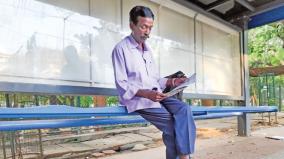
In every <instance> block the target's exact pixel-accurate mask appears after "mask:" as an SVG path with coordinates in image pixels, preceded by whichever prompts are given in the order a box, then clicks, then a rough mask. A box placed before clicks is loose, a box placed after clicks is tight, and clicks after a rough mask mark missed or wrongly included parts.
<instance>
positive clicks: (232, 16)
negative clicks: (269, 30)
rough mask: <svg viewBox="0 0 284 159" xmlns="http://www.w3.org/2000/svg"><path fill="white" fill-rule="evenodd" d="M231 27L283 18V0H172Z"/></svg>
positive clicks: (266, 22) (258, 23)
mask: <svg viewBox="0 0 284 159" xmlns="http://www.w3.org/2000/svg"><path fill="white" fill-rule="evenodd" d="M174 1H175V2H177V3H179V4H181V5H183V6H185V7H187V8H190V9H193V10H196V11H198V12H199V13H202V14H205V15H207V16H209V17H211V18H213V19H215V20H218V21H222V22H223V23H225V24H227V25H230V26H231V27H235V28H240V29H246V28H244V27H243V26H244V23H245V22H247V21H248V22H249V24H248V28H254V27H257V26H261V25H264V24H268V23H271V22H275V21H278V20H282V19H284V14H283V13H284V0H174Z"/></svg>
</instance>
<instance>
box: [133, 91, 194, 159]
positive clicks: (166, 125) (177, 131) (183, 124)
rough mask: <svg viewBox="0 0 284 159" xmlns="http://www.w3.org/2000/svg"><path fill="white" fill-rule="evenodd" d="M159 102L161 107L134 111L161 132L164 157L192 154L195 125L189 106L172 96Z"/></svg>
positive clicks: (176, 158) (172, 158)
mask: <svg viewBox="0 0 284 159" xmlns="http://www.w3.org/2000/svg"><path fill="white" fill-rule="evenodd" d="M160 103H161V105H162V108H148V109H142V110H137V111H136V112H138V113H139V114H140V115H141V116H142V117H143V118H144V119H146V120H147V121H149V122H151V123H152V124H153V125H155V126H156V127H157V128H158V129H159V130H161V131H162V132H163V141H164V144H165V145H166V159H178V156H179V155H187V154H192V153H193V152H194V146H195V138H196V127H195V123H194V119H193V116H192V111H191V107H190V106H188V105H187V104H186V103H184V102H182V101H180V100H178V99H176V98H173V97H169V98H166V99H164V100H162V101H161V102H160Z"/></svg>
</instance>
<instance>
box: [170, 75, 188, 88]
mask: <svg viewBox="0 0 284 159" xmlns="http://www.w3.org/2000/svg"><path fill="white" fill-rule="evenodd" d="M186 79H187V78H186V77H182V78H172V87H177V86H179V85H180V84H182V83H183V82H184V81H185V80H186Z"/></svg>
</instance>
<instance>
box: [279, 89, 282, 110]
mask: <svg viewBox="0 0 284 159" xmlns="http://www.w3.org/2000/svg"><path fill="white" fill-rule="evenodd" d="M281 93H282V91H281V85H279V112H281V109H282V94H281Z"/></svg>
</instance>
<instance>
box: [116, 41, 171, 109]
mask: <svg viewBox="0 0 284 159" xmlns="http://www.w3.org/2000/svg"><path fill="white" fill-rule="evenodd" d="M138 46H139V45H138V43H137V42H136V41H135V40H134V38H133V37H132V35H129V36H127V37H125V38H124V39H123V40H122V41H120V42H119V43H118V44H117V45H116V46H115V48H114V49H113V52H112V63H113V68H114V76H115V84H116V87H117V90H118V94H119V101H120V104H122V105H125V106H126V107H127V111H128V112H129V113H130V112H133V111H136V110H139V109H145V108H160V107H161V105H160V103H159V102H153V101H151V100H150V99H147V98H143V97H137V96H135V94H136V93H137V91H138V90H139V89H150V90H152V89H153V88H155V87H156V88H157V89H158V91H159V92H161V91H162V90H163V89H164V88H165V87H166V81H167V79H166V78H160V75H159V72H158V68H157V66H156V65H155V63H154V60H153V56H152V53H151V51H150V49H149V47H148V46H147V45H146V44H145V45H144V46H145V47H144V50H143V51H142V50H140V49H139V48H138Z"/></svg>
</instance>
